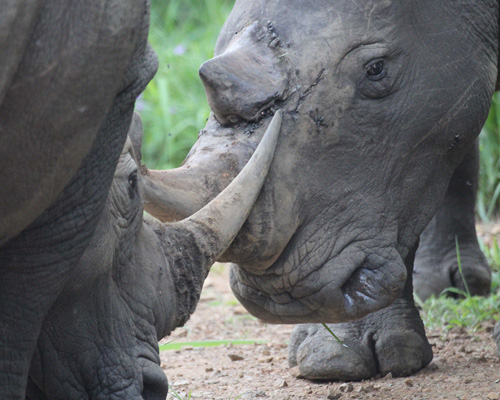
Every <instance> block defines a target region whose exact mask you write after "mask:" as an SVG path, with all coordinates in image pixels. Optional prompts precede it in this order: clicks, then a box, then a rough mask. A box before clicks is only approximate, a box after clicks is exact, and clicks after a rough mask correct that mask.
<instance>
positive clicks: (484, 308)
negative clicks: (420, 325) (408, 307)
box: [415, 241, 500, 332]
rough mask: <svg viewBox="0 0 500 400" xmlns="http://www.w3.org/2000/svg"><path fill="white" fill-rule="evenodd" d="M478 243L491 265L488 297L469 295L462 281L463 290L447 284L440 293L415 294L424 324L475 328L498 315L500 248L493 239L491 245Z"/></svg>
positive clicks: (440, 327) (458, 256) (433, 327)
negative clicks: (423, 295)
mask: <svg viewBox="0 0 500 400" xmlns="http://www.w3.org/2000/svg"><path fill="white" fill-rule="evenodd" d="M456 243H457V244H456V245H457V262H458V268H459V270H460V273H461V274H462V263H461V257H460V248H459V247H458V241H457V242H456ZM481 246H482V249H483V251H484V253H485V255H486V257H487V259H488V262H489V264H490V266H491V269H492V284H491V294H490V295H489V296H488V297H482V296H472V295H471V294H470V291H469V288H468V286H467V284H466V282H465V281H464V283H465V288H466V290H465V291H462V290H459V289H456V288H449V289H446V290H444V291H443V293H442V294H441V295H440V296H439V297H437V298H436V297H434V296H431V297H430V298H429V299H427V300H426V301H425V302H422V301H421V300H420V299H418V297H417V296H415V300H416V303H417V305H418V306H419V307H420V308H421V310H422V312H421V315H422V319H423V320H424V324H425V326H426V327H428V328H430V329H434V330H440V331H442V330H445V331H448V330H450V329H452V328H461V329H466V330H468V331H470V332H474V331H477V330H481V329H482V328H483V327H484V326H485V324H488V323H490V322H491V321H498V320H499V319H500V290H499V283H500V249H499V246H498V244H497V243H496V241H493V245H492V246H491V247H487V246H484V244H482V243H481ZM449 293H453V294H456V295H459V298H452V297H449V296H447V295H448V294H449Z"/></svg>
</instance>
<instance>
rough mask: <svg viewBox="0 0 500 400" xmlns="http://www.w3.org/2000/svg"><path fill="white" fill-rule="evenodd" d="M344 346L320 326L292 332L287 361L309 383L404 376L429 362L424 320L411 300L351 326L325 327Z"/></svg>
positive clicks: (429, 352) (348, 324)
mask: <svg viewBox="0 0 500 400" xmlns="http://www.w3.org/2000/svg"><path fill="white" fill-rule="evenodd" d="M328 326H329V327H330V329H331V330H332V331H333V332H334V333H335V334H336V335H337V336H338V337H339V338H340V339H341V340H342V341H343V342H344V344H345V345H346V346H347V347H345V346H343V345H342V344H341V343H339V342H338V341H337V340H336V339H335V338H333V337H332V336H331V335H330V333H329V332H328V331H327V330H326V329H325V328H324V327H323V326H322V325H320V324H304V325H298V326H296V327H295V329H294V331H293V332H292V336H291V340H290V345H289V349H288V350H289V353H288V360H289V364H290V366H292V367H293V366H298V368H299V372H300V375H301V376H303V377H304V378H308V379H321V380H323V379H325V380H341V381H351V380H362V379H370V378H373V377H375V376H385V375H386V374H388V373H392V375H393V376H395V377H396V376H408V375H411V374H413V373H414V372H417V371H419V370H420V369H422V368H424V367H425V366H426V365H427V364H429V363H430V362H431V360H432V350H431V347H430V345H429V342H428V341H427V338H426V336H425V331H424V326H423V323H422V320H421V319H420V317H419V315H418V311H417V309H416V308H415V306H414V305H413V303H412V301H411V300H409V301H408V300H406V299H399V300H397V301H396V302H395V303H394V304H393V305H391V306H390V307H388V308H385V309H383V310H380V311H378V312H375V313H373V314H370V315H368V316H367V317H365V318H363V319H361V320H359V321H354V322H349V323H342V324H329V325H328Z"/></svg>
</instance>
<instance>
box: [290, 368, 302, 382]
mask: <svg viewBox="0 0 500 400" xmlns="http://www.w3.org/2000/svg"><path fill="white" fill-rule="evenodd" d="M290 375H292V376H293V377H294V378H297V379H302V378H304V375H302V374H301V373H300V370H299V367H293V368H290Z"/></svg>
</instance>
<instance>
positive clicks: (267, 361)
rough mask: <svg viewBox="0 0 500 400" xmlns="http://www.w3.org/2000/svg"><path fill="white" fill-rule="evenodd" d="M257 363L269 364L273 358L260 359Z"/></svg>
mask: <svg viewBox="0 0 500 400" xmlns="http://www.w3.org/2000/svg"><path fill="white" fill-rule="evenodd" d="M258 361H259V362H261V363H270V362H271V361H273V357H260V358H259V359H258Z"/></svg>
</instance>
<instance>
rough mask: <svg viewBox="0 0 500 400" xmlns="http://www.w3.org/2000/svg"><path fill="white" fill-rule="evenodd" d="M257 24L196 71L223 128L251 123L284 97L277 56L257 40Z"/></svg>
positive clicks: (280, 69)
mask: <svg viewBox="0 0 500 400" xmlns="http://www.w3.org/2000/svg"><path fill="white" fill-rule="evenodd" d="M258 33H259V27H258V24H254V25H252V26H250V27H249V28H248V29H247V31H246V33H245V34H243V35H242V36H241V38H240V39H239V40H238V42H237V43H233V44H232V45H231V46H229V47H228V48H227V49H226V51H225V52H224V53H222V54H221V55H219V56H217V57H215V58H212V59H211V60H208V61H206V62H205V63H204V64H203V65H202V66H201V67H200V70H199V74H200V78H201V80H202V81H203V85H204V86H205V92H206V95H207V99H208V102H209V104H210V107H211V108H212V111H213V112H214V114H215V116H216V117H217V119H218V120H219V122H220V123H222V124H223V125H227V124H231V123H234V121H237V122H239V121H241V120H245V121H255V120H258V119H260V118H261V111H263V110H265V109H267V108H269V107H271V106H272V105H273V104H274V102H275V101H276V100H282V99H283V98H284V96H285V90H286V86H287V85H286V78H285V74H284V71H283V70H282V66H281V64H280V59H279V58H278V57H277V54H276V53H275V52H274V50H272V49H271V48H270V47H269V46H267V45H266V44H265V43H264V42H263V41H262V40H260V39H259V37H260V36H259V34H258Z"/></svg>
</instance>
